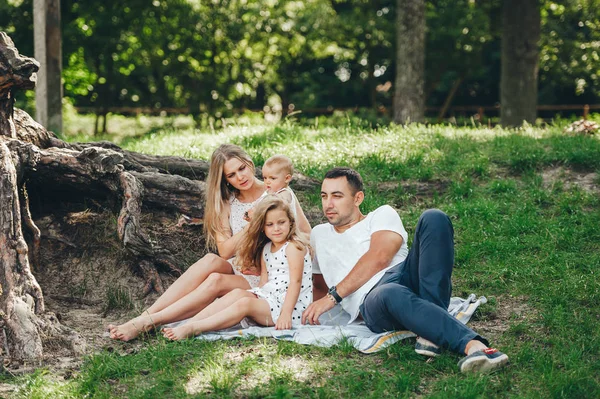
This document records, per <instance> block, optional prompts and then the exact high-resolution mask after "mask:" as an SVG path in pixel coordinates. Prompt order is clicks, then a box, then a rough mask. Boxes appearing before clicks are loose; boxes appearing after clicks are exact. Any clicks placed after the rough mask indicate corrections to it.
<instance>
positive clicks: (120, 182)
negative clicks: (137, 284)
mask: <svg viewBox="0 0 600 399" xmlns="http://www.w3.org/2000/svg"><path fill="white" fill-rule="evenodd" d="M38 67H39V64H38V63H37V62H36V61H35V60H33V59H31V58H28V57H24V56H21V55H20V54H19V53H18V50H17V49H16V48H15V47H14V44H13V42H12V40H11V39H10V38H9V37H8V36H7V35H6V34H5V33H4V32H0V204H1V208H0V357H11V358H27V359H31V358H39V357H41V356H42V355H43V342H44V339H46V338H47V337H54V336H56V337H59V339H64V341H66V342H67V343H68V344H69V345H71V348H72V349H77V347H78V339H77V337H74V336H73V333H72V331H70V330H68V329H65V328H64V327H62V326H61V325H60V324H59V323H58V321H57V319H56V317H54V316H53V314H52V313H49V312H47V311H46V310H45V304H44V296H43V294H42V290H41V288H40V285H39V284H38V282H37V280H36V278H35V276H34V274H33V272H34V271H35V270H36V269H37V268H38V267H39V263H38V262H39V247H40V229H38V228H37V226H36V225H35V222H34V221H33V218H32V216H31V213H30V211H29V200H28V194H27V189H33V190H41V191H44V190H46V192H54V193H55V195H58V196H61V197H60V199H59V200H60V201H61V202H69V201H73V198H75V197H77V196H79V197H82V198H85V199H87V200H90V201H96V200H97V201H96V202H97V203H102V204H107V203H108V204H109V207H110V208H111V209H114V208H120V209H118V219H117V234H118V237H119V240H120V241H121V243H122V245H123V247H124V248H125V250H126V251H127V252H128V254H129V256H128V259H132V260H133V264H132V267H133V268H135V269H136V270H137V271H138V272H139V273H140V274H141V275H142V277H143V278H144V279H145V288H144V292H145V293H148V292H150V291H157V292H162V290H163V285H162V281H161V279H160V276H159V274H158V272H157V268H158V267H161V268H164V267H165V266H166V267H167V269H168V270H169V271H171V272H173V273H175V274H180V273H181V268H180V267H179V266H178V261H177V259H176V256H175V255H174V254H171V253H170V252H169V251H168V250H166V249H164V248H162V247H161V246H160V245H158V244H157V243H155V242H153V241H152V240H151V239H150V238H149V236H148V234H147V233H146V232H145V231H144V229H143V228H142V227H141V222H140V220H141V216H142V212H143V208H142V205H143V206H144V208H146V209H147V208H150V209H151V210H153V209H159V208H160V209H167V210H171V211H172V212H171V213H183V214H187V215H189V216H191V217H193V218H195V219H201V218H202V217H203V216H204V206H203V197H204V189H205V184H204V182H203V181H199V179H204V178H205V176H206V173H207V171H208V164H207V162H205V161H199V160H187V159H183V158H179V157H158V156H157V157H154V156H150V155H144V154H138V153H134V152H130V151H124V150H122V149H121V148H119V147H118V146H116V145H114V144H112V143H107V142H101V143H82V144H69V143H66V142H64V141H62V140H59V139H58V138H57V137H56V136H55V135H54V134H53V133H51V132H48V131H47V130H46V129H45V128H44V127H43V126H41V125H40V124H38V123H37V122H35V121H34V120H33V119H32V118H31V117H30V116H29V115H28V114H27V113H26V112H23V111H21V110H19V109H14V108H13V104H14V97H13V90H17V89H32V88H33V87H34V86H35V81H36V72H37V70H38ZM172 173H179V174H181V176H180V175H173V174H172ZM186 176H189V177H190V178H188V177H186ZM192 179H193V180H192ZM26 184H27V186H26ZM118 204H120V207H119V206H118ZM113 205H117V206H116V207H114V206H113ZM24 227H25V228H26V230H27V232H28V233H29V234H27V236H31V240H32V243H31V245H28V243H27V242H26V239H25V238H26V235H25V234H24V231H23V228H24ZM30 248H31V249H32V250H30ZM30 255H31V256H30ZM42 337H44V339H42ZM73 345H75V346H73ZM0 360H1V359H0ZM1 364H2V363H1V361H0V366H1Z"/></svg>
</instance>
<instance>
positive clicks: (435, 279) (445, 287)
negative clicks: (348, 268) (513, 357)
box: [360, 209, 488, 354]
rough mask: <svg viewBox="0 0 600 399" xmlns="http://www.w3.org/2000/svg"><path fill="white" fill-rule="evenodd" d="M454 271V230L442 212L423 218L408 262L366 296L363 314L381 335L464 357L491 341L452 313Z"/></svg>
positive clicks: (397, 268)
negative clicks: (402, 334)
mask: <svg viewBox="0 0 600 399" xmlns="http://www.w3.org/2000/svg"><path fill="white" fill-rule="evenodd" d="M453 265H454V229H453V228H452V222H451V221H450V218H448V216H447V215H446V214H445V213H444V212H442V211H440V210H437V209H430V210H427V211H425V212H423V214H422V215H421V217H420V218H419V222H418V223H417V228H416V231H415V238H414V240H413V243H412V248H411V249H410V251H409V253H408V256H407V257H406V259H405V260H404V261H403V262H401V263H399V264H397V265H395V266H394V267H392V268H391V269H390V270H388V271H387V272H386V273H385V274H384V275H383V277H382V278H381V280H379V282H378V283H377V285H376V286H375V287H373V289H372V290H371V291H370V292H369V293H368V294H367V296H366V297H365V300H364V301H363V303H362V305H361V306H360V313H361V315H362V316H363V318H364V320H365V322H366V323H367V326H368V327H369V328H370V329H371V330H372V331H374V332H376V333H381V332H384V331H393V330H404V329H406V330H410V331H412V332H414V333H415V334H417V335H418V336H420V337H423V338H425V339H428V340H430V341H431V342H433V343H435V344H437V345H440V346H442V347H445V348H449V349H451V350H452V351H454V352H458V353H461V354H464V351H465V347H466V345H467V342H469V341H471V340H473V339H477V340H479V341H482V342H484V343H485V344H486V345H487V344H488V342H487V340H486V339H485V338H483V337H481V336H479V335H478V334H477V333H475V332H474V331H473V330H471V329H470V328H469V327H467V326H465V325H464V324H462V323H461V322H460V321H458V320H457V319H456V318H454V317H453V316H451V315H450V314H449V313H448V305H449V303H450V294H451V292H452V282H451V277H452V267H453Z"/></svg>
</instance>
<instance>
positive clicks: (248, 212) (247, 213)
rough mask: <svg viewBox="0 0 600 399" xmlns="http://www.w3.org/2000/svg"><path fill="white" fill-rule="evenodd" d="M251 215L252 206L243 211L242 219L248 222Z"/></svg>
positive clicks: (252, 211)
mask: <svg viewBox="0 0 600 399" xmlns="http://www.w3.org/2000/svg"><path fill="white" fill-rule="evenodd" d="M252 215H254V208H252V209H249V210H248V211H246V212H244V220H245V221H246V222H250V221H251V220H252Z"/></svg>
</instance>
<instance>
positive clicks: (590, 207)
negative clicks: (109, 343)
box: [10, 119, 600, 398]
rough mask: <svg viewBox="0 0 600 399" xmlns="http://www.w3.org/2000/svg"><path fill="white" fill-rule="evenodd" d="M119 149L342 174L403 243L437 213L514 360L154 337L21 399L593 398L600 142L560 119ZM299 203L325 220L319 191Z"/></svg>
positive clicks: (236, 133) (194, 138) (25, 385)
mask: <svg viewBox="0 0 600 399" xmlns="http://www.w3.org/2000/svg"><path fill="white" fill-rule="evenodd" d="M323 125H325V126H323ZM120 140H121V144H122V145H123V146H124V147H125V148H126V149H129V150H134V151H141V152H146V153H154V154H165V155H166V154H174V155H181V156H186V157H191V158H202V159H207V158H208V157H209V156H210V153H211V152H212V150H213V149H214V148H215V147H216V146H217V145H219V144H221V143H223V142H232V143H236V144H239V145H241V146H242V147H243V148H245V149H246V150H247V151H248V152H249V153H250V155H251V156H252V157H253V159H255V161H256V163H257V164H258V165H262V163H263V161H264V160H265V159H266V158H268V157H269V156H270V155H272V154H275V153H283V154H286V155H288V156H290V157H291V158H292V159H293V161H294V164H295V167H296V169H297V170H298V171H299V172H301V173H303V174H305V175H308V176H310V177H314V178H317V179H320V178H321V177H322V175H323V172H324V171H325V170H327V169H328V168H330V167H332V166H339V165H350V166H352V167H355V168H357V169H358V170H359V171H360V172H361V173H362V175H363V177H364V179H365V181H366V186H367V189H366V191H367V200H366V201H365V204H364V209H363V212H369V211H370V210H372V209H374V208H376V207H377V206H379V205H381V204H385V203H388V204H391V205H392V206H394V207H395V208H396V209H397V210H398V212H399V214H400V216H401V217H402V219H403V221H404V224H405V226H406V228H407V230H408V231H409V235H410V234H412V233H413V232H414V226H415V223H416V221H417V218H418V216H419V214H420V213H421V212H422V211H423V210H425V209H427V208H431V207H436V208H440V209H442V210H444V211H445V212H446V213H448V214H449V215H450V217H451V218H452V221H453V223H454V227H455V234H456V267H455V272H454V295H459V296H465V295H468V294H469V293H476V294H478V295H485V296H487V297H488V298H489V299H490V301H489V303H488V304H486V305H484V306H482V307H481V308H480V309H479V310H478V312H477V314H476V317H475V319H474V320H473V321H472V322H471V324H472V326H473V327H476V328H477V330H478V331H480V332H482V333H483V334H484V335H486V336H488V337H489V338H491V339H492V341H493V344H494V345H495V346H497V347H499V348H501V349H502V350H503V351H504V352H506V353H507V354H508V355H509V357H510V361H511V364H510V366H509V367H508V368H506V369H504V370H502V371H499V372H496V373H494V374H491V375H476V376H465V375H462V374H460V373H459V372H458V369H457V367H456V362H457V361H458V360H459V358H460V357H459V356H458V355H455V354H452V353H449V352H445V353H444V354H443V355H442V356H440V357H439V358H436V359H434V360H432V361H425V360H424V359H423V358H422V357H420V356H419V355H417V354H416V353H415V352H414V350H413V345H414V340H407V341H406V342H400V343H397V344H395V345H393V346H392V347H390V348H388V349H386V350H384V351H382V352H380V353H377V354H374V355H362V354H360V353H358V352H356V351H355V350H354V349H353V348H352V347H351V346H350V345H348V344H341V345H339V346H337V347H334V348H329V349H323V348H316V347H305V346H300V345H296V344H293V343H289V342H275V341H274V340H265V339H255V340H248V341H241V340H236V341H228V342H215V343H207V342H201V341H191V342H183V343H171V342H166V341H165V340H164V339H162V338H161V337H159V336H151V337H146V338H144V339H143V340H142V344H141V346H136V349H135V350H134V351H131V350H128V349H129V348H131V347H132V345H131V344H122V345H121V344H119V345H117V350H115V351H112V352H108V351H107V352H105V353H99V354H95V355H93V356H90V357H88V358H87V360H86V361H85V363H84V365H83V367H82V369H81V371H80V372H79V373H78V374H76V375H75V376H74V377H73V378H72V379H69V380H66V381H62V380H60V381H59V380H56V379H54V378H52V375H51V373H49V372H45V371H44V370H40V371H39V372H37V373H36V374H34V375H29V376H27V377H19V378H18V379H16V380H15V379H10V381H11V382H12V383H14V382H15V381H17V382H19V383H20V384H21V389H20V390H19V391H18V392H17V393H16V396H17V397H23V398H37V397H39V398H48V397H83V396H86V395H87V396H86V397H91V398H110V397H131V398H158V397H169V398H171V397H173V398H179V397H187V396H197V397H205V396H207V397H236V396H243V397H282V398H283V397H328V398H339V397H373V398H380V397H393V398H396V397H419V396H423V397H433V398H441V397H448V398H478V397H482V398H487V397H519V398H521V397H529V398H539V397H544V398H559V397H566V398H586V397H587V398H598V397H600V377H599V376H600V373H598V370H600V279H599V278H598V266H600V228H599V227H598V226H600V178H599V173H598V172H600V137H598V136H588V137H583V136H567V135H564V134H563V133H562V128H561V127H560V126H557V127H548V128H537V127H527V128H524V129H521V130H516V131H514V130H503V129H500V128H494V129H487V128H484V127H481V128H476V127H462V128H456V127H450V126H443V125H434V126H411V127H409V128H404V127H398V126H383V127H379V128H378V129H371V128H369V127H367V126H366V124H365V123H361V121H357V120H354V119H348V120H346V121H342V122H340V123H339V124H337V125H335V126H334V125H333V124H325V123H322V124H321V127H319V128H315V127H310V126H304V125H301V124H298V123H295V122H293V121H284V122H282V123H280V124H278V125H257V124H255V125H250V124H249V125H244V124H241V123H240V124H234V125H230V126H229V127H228V128H227V129H225V130H223V131H217V132H200V131H196V130H194V129H192V128H190V127H183V128H182V127H177V126H173V125H172V124H171V125H166V126H163V127H161V128H157V129H152V132H151V133H149V134H146V135H142V136H136V137H134V138H131V137H129V138H127V137H125V138H121V139H120ZM299 197H300V199H301V202H302V203H303V206H304V208H305V209H308V210H309V211H313V212H315V214H318V208H319V202H320V201H319V196H318V190H315V191H314V192H299ZM99 333H100V332H99Z"/></svg>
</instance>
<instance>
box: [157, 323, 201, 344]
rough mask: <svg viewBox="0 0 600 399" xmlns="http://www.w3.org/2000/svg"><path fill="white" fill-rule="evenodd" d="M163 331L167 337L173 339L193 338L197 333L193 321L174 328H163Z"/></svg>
mask: <svg viewBox="0 0 600 399" xmlns="http://www.w3.org/2000/svg"><path fill="white" fill-rule="evenodd" d="M162 333H163V335H164V336H165V338H167V339H170V340H171V341H181V340H182V339H186V338H191V337H194V336H195V335H196V332H195V331H194V326H193V323H188V324H184V325H182V326H178V327H174V328H170V327H168V328H163V330H162Z"/></svg>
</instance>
